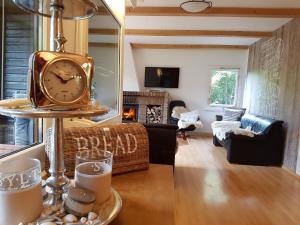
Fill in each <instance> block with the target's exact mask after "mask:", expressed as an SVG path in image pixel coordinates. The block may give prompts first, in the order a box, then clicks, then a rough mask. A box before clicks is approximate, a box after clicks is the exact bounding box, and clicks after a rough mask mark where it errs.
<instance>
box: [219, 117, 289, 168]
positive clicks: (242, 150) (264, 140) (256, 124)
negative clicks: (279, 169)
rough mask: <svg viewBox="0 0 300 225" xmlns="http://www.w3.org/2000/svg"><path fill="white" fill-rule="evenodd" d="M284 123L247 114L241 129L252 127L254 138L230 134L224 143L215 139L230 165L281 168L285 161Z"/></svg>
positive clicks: (243, 118) (242, 120)
mask: <svg viewBox="0 0 300 225" xmlns="http://www.w3.org/2000/svg"><path fill="white" fill-rule="evenodd" d="M282 125H283V121H280V120H274V119H271V118H266V117H259V116H254V115H251V114H245V115H244V116H243V117H242V119H241V128H246V127H251V130H252V131H254V132H255V133H257V134H256V135H255V136H254V137H253V138H251V137H248V136H243V135H235V134H234V133H233V132H228V133H227V134H226V138H225V140H223V141H220V140H218V139H217V138H216V137H214V144H215V145H216V146H218V145H221V146H224V147H225V149H226V150H227V160H228V161H229V162H230V163H236V164H246V165H261V166H281V165H282V161H283V148H284V147H283V146H284V136H283V127H282Z"/></svg>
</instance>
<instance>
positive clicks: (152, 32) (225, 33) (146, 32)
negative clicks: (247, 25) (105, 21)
mask: <svg viewBox="0 0 300 225" xmlns="http://www.w3.org/2000/svg"><path fill="white" fill-rule="evenodd" d="M89 34H96V35H116V34H118V30H116V29H94V28H91V29H89ZM125 34H126V35H136V36H221V37H253V38H262V37H271V36H272V34H273V33H272V32H263V31H229V30H160V29H126V30H125Z"/></svg>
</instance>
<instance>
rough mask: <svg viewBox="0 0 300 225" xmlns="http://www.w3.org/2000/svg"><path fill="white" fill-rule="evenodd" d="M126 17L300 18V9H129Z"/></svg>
mask: <svg viewBox="0 0 300 225" xmlns="http://www.w3.org/2000/svg"><path fill="white" fill-rule="evenodd" d="M126 16H225V17H270V18H295V17H300V8H239V7H212V8H208V9H205V10H203V11H201V12H199V13H187V12H185V11H184V10H182V9H181V8H179V7H135V8H133V7H127V8H126Z"/></svg>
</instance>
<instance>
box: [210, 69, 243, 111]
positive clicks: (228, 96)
mask: <svg viewBox="0 0 300 225" xmlns="http://www.w3.org/2000/svg"><path fill="white" fill-rule="evenodd" d="M238 73H239V70H238V69H216V70H212V76H211V86H210V104H211V105H225V106H233V105H235V104H236V100H237V99H236V98H237V84H238Z"/></svg>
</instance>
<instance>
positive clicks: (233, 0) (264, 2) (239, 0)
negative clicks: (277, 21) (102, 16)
mask: <svg viewBox="0 0 300 225" xmlns="http://www.w3.org/2000/svg"><path fill="white" fill-rule="evenodd" d="M184 1H185V0H142V1H141V0H137V6H139V7H142V6H157V7H177V6H179V5H180V4H181V3H182V2H184ZM211 1H212V2H213V6H214V7H248V8H252V7H253V8H300V1H299V0H248V1H247V0H211ZM127 2H128V1H127Z"/></svg>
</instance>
